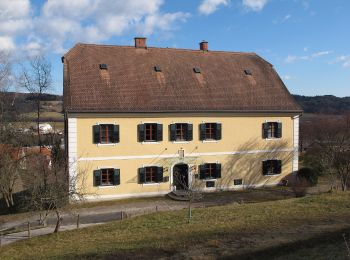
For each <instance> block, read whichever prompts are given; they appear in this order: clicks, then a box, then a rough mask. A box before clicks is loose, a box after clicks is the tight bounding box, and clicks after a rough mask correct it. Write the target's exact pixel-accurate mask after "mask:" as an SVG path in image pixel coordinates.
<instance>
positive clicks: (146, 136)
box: [138, 123, 163, 142]
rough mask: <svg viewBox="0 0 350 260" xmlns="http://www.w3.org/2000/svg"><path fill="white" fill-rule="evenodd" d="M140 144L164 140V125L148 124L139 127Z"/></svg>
mask: <svg viewBox="0 0 350 260" xmlns="http://www.w3.org/2000/svg"><path fill="white" fill-rule="evenodd" d="M138 134H139V142H159V141H162V140H163V125H161V124H156V123H146V124H141V125H139V126H138Z"/></svg>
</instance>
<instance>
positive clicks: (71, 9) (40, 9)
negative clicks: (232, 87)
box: [0, 0, 228, 55]
mask: <svg viewBox="0 0 350 260" xmlns="http://www.w3.org/2000/svg"><path fill="white" fill-rule="evenodd" d="M164 1H165V0H128V1H124V0H50V1H44V2H43V3H42V4H41V5H38V6H33V7H31V5H30V1H29V0H6V1H5V0H4V1H2V0H0V35H1V37H2V38H1V41H2V43H3V46H0V48H3V49H4V48H6V49H13V48H15V47H16V46H15V42H14V41H15V39H17V40H18V44H17V48H18V50H19V51H24V52H27V54H29V55H31V54H33V53H35V52H37V50H38V49H39V48H37V47H38V46H39V45H40V49H41V51H43V50H50V51H54V52H56V53H60V54H61V53H63V52H65V51H66V48H68V47H71V46H72V45H73V44H74V43H76V42H93V43H99V42H102V41H106V40H108V39H110V38H112V37H115V36H121V35H123V34H125V33H135V34H136V33H138V34H139V35H140V36H143V35H150V34H155V33H157V34H162V33H165V34H169V32H171V31H173V30H174V29H176V28H177V24H178V23H181V22H185V21H186V19H187V18H188V17H189V16H190V14H189V13H184V12H162V11H161V6H162V5H163V3H164ZM225 1H226V0H225ZM227 1H228V0H227ZM32 8H36V9H35V10H34V9H33V10H32ZM34 11H35V12H34ZM33 39H34V40H33Z"/></svg>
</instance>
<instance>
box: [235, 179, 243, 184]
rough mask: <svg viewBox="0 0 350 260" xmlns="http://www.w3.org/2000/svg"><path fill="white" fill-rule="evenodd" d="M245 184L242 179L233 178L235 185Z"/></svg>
mask: <svg viewBox="0 0 350 260" xmlns="http://www.w3.org/2000/svg"><path fill="white" fill-rule="evenodd" d="M242 184H243V180H242V179H234V180H233V185H242Z"/></svg>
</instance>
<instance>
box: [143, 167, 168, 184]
mask: <svg viewBox="0 0 350 260" xmlns="http://www.w3.org/2000/svg"><path fill="white" fill-rule="evenodd" d="M160 182H163V167H158V166H147V167H143V168H139V183H160Z"/></svg>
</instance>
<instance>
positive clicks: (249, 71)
mask: <svg viewBox="0 0 350 260" xmlns="http://www.w3.org/2000/svg"><path fill="white" fill-rule="evenodd" d="M244 73H245V74H246V75H252V71H251V70H249V69H246V70H244Z"/></svg>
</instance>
